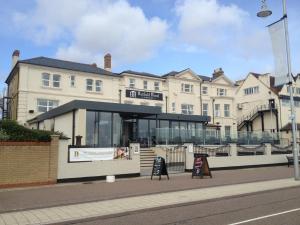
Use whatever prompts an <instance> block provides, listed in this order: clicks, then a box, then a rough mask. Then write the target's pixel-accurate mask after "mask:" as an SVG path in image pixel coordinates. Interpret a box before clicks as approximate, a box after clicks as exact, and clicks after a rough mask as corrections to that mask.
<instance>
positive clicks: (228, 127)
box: [225, 126, 231, 137]
mask: <svg viewBox="0 0 300 225" xmlns="http://www.w3.org/2000/svg"><path fill="white" fill-rule="evenodd" d="M230 130H231V127H230V126H225V137H230V136H231V132H230Z"/></svg>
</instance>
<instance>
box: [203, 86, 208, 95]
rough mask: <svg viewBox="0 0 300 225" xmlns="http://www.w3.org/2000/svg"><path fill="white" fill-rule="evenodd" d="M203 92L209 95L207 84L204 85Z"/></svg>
mask: <svg viewBox="0 0 300 225" xmlns="http://www.w3.org/2000/svg"><path fill="white" fill-rule="evenodd" d="M202 94H203V95H207V94H208V87H207V86H202Z"/></svg>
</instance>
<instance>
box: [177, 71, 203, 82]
mask: <svg viewBox="0 0 300 225" xmlns="http://www.w3.org/2000/svg"><path fill="white" fill-rule="evenodd" d="M175 77H176V78H180V79H186V80H194V81H199V80H201V79H200V77H198V75H197V74H195V73H194V72H193V71H192V70H190V69H187V70H185V71H182V72H181V73H178V74H177V75H176V76H175Z"/></svg>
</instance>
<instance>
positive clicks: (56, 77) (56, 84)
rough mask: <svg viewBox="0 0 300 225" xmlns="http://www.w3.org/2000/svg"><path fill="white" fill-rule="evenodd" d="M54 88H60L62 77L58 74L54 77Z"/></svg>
mask: <svg viewBox="0 0 300 225" xmlns="http://www.w3.org/2000/svg"><path fill="white" fill-rule="evenodd" d="M53 87H56V88H59V87H60V75H58V74H54V75H53Z"/></svg>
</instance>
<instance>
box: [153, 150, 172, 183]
mask: <svg viewBox="0 0 300 225" xmlns="http://www.w3.org/2000/svg"><path fill="white" fill-rule="evenodd" d="M161 175H166V176H167V177H168V180H169V174H168V170H167V166H166V162H165V159H164V158H163V157H160V156H158V157H156V158H155V159H154V161H153V167H152V174H151V180H152V177H153V176H159V180H161Z"/></svg>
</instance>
